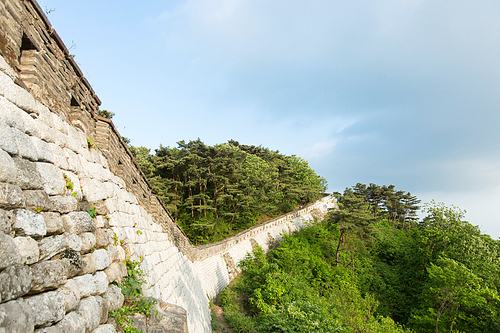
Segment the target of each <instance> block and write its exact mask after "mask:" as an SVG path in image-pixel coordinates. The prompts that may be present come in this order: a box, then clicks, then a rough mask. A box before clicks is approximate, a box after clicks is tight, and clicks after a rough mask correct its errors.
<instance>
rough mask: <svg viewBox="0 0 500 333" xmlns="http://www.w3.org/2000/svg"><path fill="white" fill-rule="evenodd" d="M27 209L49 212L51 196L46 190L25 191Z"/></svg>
mask: <svg viewBox="0 0 500 333" xmlns="http://www.w3.org/2000/svg"><path fill="white" fill-rule="evenodd" d="M23 194H24V198H25V203H26V207H29V208H31V209H33V210H36V211H40V210H42V211H47V210H49V209H50V205H49V196H48V195H47V193H46V192H45V191H44V190H24V191H23Z"/></svg>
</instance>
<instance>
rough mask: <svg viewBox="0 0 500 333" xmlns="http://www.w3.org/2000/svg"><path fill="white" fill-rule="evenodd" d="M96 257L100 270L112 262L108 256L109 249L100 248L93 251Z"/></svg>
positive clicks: (96, 263) (96, 264) (97, 267)
mask: <svg viewBox="0 0 500 333" xmlns="http://www.w3.org/2000/svg"><path fill="white" fill-rule="evenodd" d="M92 255H93V257H94V259H95V267H96V269H97V270H98V271H101V270H103V269H105V268H106V267H108V266H109V264H111V262H110V260H109V256H108V251H106V250H105V249H99V250H96V251H94V252H93V253H92Z"/></svg>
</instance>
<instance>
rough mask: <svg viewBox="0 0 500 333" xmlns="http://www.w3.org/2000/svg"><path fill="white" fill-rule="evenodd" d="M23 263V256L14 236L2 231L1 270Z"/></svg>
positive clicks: (0, 234) (0, 239)
mask: <svg viewBox="0 0 500 333" xmlns="http://www.w3.org/2000/svg"><path fill="white" fill-rule="evenodd" d="M20 263H21V256H20V255H19V251H18V249H17V246H16V243H14V240H13V239H12V237H10V236H8V235H5V234H2V233H0V270H2V269H4V268H5V267H9V266H12V265H18V264H20Z"/></svg>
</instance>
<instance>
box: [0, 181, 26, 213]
mask: <svg viewBox="0 0 500 333" xmlns="http://www.w3.org/2000/svg"><path fill="white" fill-rule="evenodd" d="M23 206H24V195H23V191H22V190H21V188H20V187H19V186H17V185H12V184H8V183H0V208H3V209H12V208H20V207H23Z"/></svg>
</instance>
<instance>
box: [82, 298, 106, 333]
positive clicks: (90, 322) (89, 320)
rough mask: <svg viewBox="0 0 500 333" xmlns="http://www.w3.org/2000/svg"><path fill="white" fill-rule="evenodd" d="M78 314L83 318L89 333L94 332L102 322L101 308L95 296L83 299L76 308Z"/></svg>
mask: <svg viewBox="0 0 500 333" xmlns="http://www.w3.org/2000/svg"><path fill="white" fill-rule="evenodd" d="M76 313H78V314H79V315H80V316H81V317H82V319H83V322H84V323H85V329H86V331H87V332H92V330H93V329H95V328H97V326H99V323H100V321H101V308H100V307H99V304H98V303H97V300H96V298H95V297H94V296H90V297H87V298H84V299H82V300H81V301H80V304H79V305H78V307H77V308H76Z"/></svg>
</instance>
